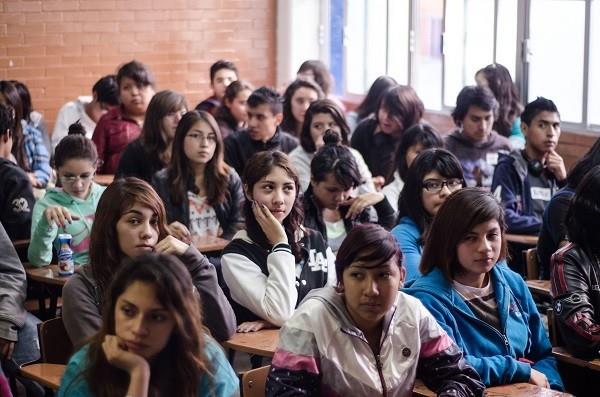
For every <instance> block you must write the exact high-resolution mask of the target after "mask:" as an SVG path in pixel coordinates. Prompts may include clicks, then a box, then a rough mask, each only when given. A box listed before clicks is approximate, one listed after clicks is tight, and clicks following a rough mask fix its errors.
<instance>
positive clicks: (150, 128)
mask: <svg viewBox="0 0 600 397" xmlns="http://www.w3.org/2000/svg"><path fill="white" fill-rule="evenodd" d="M186 112H187V103H186V102H185V98H184V97H183V95H181V94H179V93H177V92H174V91H169V90H166V91H160V92H158V93H156V94H155V95H154V96H153V97H152V99H151V100H150V104H149V105H148V110H147V111H146V116H145V118H144V126H143V127H142V133H141V135H140V137H139V138H137V139H136V140H134V141H132V142H131V143H129V144H128V145H127V146H126V147H125V150H123V153H122V154H121V158H120V159H119V166H118V168H117V172H116V174H115V177H117V178H121V177H126V176H135V177H136V178H140V179H143V180H145V181H146V182H150V181H151V180H152V175H154V174H155V173H156V172H157V171H160V170H162V169H163V168H165V167H166V166H168V165H169V164H170V162H171V157H172V155H171V149H172V146H173V139H174V138H175V129H176V128H177V124H178V123H179V120H181V118H182V117H183V115H184V114H185V113H186Z"/></svg>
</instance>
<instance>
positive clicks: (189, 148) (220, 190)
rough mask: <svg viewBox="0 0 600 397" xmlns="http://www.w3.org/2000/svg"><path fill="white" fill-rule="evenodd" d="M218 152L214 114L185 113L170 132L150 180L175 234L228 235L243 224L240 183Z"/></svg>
mask: <svg viewBox="0 0 600 397" xmlns="http://www.w3.org/2000/svg"><path fill="white" fill-rule="evenodd" d="M234 83H235V82H234ZM223 157H224V155H223V138H222V137H221V132H220V130H219V127H218V126H217V123H216V121H215V119H214V118H213V116H212V115H211V114H210V113H208V112H205V111H197V110H192V111H190V112H188V113H186V114H185V115H184V116H183V118H182V119H181V121H180V122H179V125H178V126H177V129H176V131H175V139H174V142H173V158H172V161H171V164H170V165H169V167H168V168H166V169H163V170H161V171H159V172H158V173H156V175H154V177H153V179H152V184H153V185H154V187H155V188H156V191H157V193H158V195H159V196H160V197H161V199H162V200H163V202H164V203H165V207H166V211H167V222H168V223H169V229H170V231H171V233H172V234H173V235H174V236H175V237H177V238H178V239H180V240H183V241H188V242H189V241H190V238H191V236H206V235H209V236H217V235H222V236H223V237H225V238H228V239H230V238H232V237H233V235H234V234H235V232H236V231H237V230H238V229H240V228H241V227H242V226H243V217H242V214H241V205H242V203H243V201H244V194H243V191H242V182H241V180H240V177H239V176H238V174H237V172H236V171H235V169H233V168H232V167H230V166H228V165H227V164H225V161H224V159H223Z"/></svg>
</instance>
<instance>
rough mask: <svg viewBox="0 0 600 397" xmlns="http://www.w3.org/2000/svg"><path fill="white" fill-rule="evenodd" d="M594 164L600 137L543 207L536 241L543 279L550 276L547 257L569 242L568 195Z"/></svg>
mask: <svg viewBox="0 0 600 397" xmlns="http://www.w3.org/2000/svg"><path fill="white" fill-rule="evenodd" d="M597 165H600V139H598V140H596V142H595V143H594V145H592V147H591V148H590V149H589V150H588V151H587V153H586V154H585V155H584V156H583V157H582V158H580V159H579V160H578V161H577V162H576V163H575V165H574V166H573V168H572V169H571V171H569V173H568V175H567V185H566V186H565V187H563V188H562V189H560V190H559V191H558V192H556V194H554V195H553V196H552V199H551V200H550V203H548V205H547V206H546V209H545V210H544V215H543V216H542V226H541V228H540V234H539V239H538V243H537V258H538V264H539V270H540V275H539V276H540V279H542V280H548V279H549V278H550V257H551V256H552V254H554V253H555V252H556V251H557V250H558V249H559V248H561V247H563V246H564V245H566V244H567V243H568V241H567V240H568V238H567V226H566V225H565V217H566V215H567V211H568V210H569V205H570V203H571V198H572V197H573V195H574V194H575V190H576V189H577V187H578V186H579V184H580V182H581V180H582V179H583V176H584V175H585V173H586V172H588V171H589V170H591V169H592V168H593V167H595V166H597Z"/></svg>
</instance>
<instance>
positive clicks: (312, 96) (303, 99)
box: [291, 87, 319, 125]
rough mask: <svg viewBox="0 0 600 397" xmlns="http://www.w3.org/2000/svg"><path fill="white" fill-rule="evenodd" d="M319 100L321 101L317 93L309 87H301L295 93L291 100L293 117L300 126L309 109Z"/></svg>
mask: <svg viewBox="0 0 600 397" xmlns="http://www.w3.org/2000/svg"><path fill="white" fill-rule="evenodd" d="M317 99H319V94H318V93H317V91H315V90H313V89H310V88H308V87H300V88H298V89H297V90H296V92H294V94H293V95H292V99H291V105H292V106H291V107H292V116H294V119H295V120H296V122H297V123H298V124H300V125H302V123H303V122H304V115H305V114H306V111H307V110H308V107H309V106H310V104H311V103H313V102H314V101H316V100H317Z"/></svg>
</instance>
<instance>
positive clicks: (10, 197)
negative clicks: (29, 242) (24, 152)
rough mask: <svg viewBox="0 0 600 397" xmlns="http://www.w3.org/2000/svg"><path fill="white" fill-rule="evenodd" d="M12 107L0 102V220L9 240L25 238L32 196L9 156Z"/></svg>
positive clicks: (25, 181)
mask: <svg viewBox="0 0 600 397" xmlns="http://www.w3.org/2000/svg"><path fill="white" fill-rule="evenodd" d="M14 119H15V116H14V110H13V108H12V107H10V106H7V105H3V104H0V186H2V189H0V222H2V224H3V225H4V228H5V229H6V233H7V234H8V236H9V237H10V239H11V240H21V239H28V238H29V236H30V231H31V212H32V211H33V205H34V203H35V199H34V197H33V190H32V189H31V183H30V182H29V178H28V177H27V174H26V173H25V171H23V170H22V169H21V168H19V167H18V166H17V165H16V164H15V163H13V162H12V161H11V160H10V159H11V158H12V153H11V150H12V147H13V135H14V134H13V128H14V125H15V123H14Z"/></svg>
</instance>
